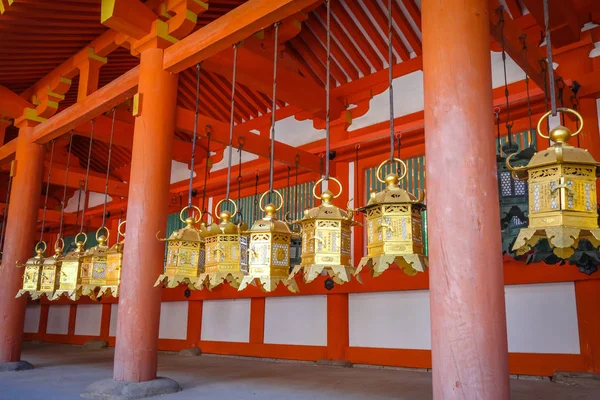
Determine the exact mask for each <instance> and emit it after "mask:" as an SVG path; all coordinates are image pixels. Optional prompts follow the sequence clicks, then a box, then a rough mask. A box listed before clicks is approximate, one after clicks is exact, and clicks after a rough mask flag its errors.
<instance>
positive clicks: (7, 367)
mask: <svg viewBox="0 0 600 400" xmlns="http://www.w3.org/2000/svg"><path fill="white" fill-rule="evenodd" d="M30 369H33V365H31V364H30V363H28V362H27V361H15V362H5V363H0V372H9V371H28V370H30Z"/></svg>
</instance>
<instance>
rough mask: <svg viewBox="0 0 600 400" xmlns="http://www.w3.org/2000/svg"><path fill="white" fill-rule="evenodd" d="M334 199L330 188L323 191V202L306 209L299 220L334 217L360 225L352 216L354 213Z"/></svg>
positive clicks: (334, 218)
mask: <svg viewBox="0 0 600 400" xmlns="http://www.w3.org/2000/svg"><path fill="white" fill-rule="evenodd" d="M333 199H334V196H333V193H332V192H331V191H329V190H325V191H324V192H323V193H321V201H322V202H321V204H320V205H319V206H317V207H314V208H311V209H309V210H305V211H304V217H302V219H301V220H300V221H299V222H303V221H308V220H312V219H333V220H348V221H351V222H352V224H353V225H358V224H357V223H355V222H354V221H353V220H352V218H353V217H354V213H353V212H352V211H348V210H343V209H341V208H339V207H337V206H335V205H334V204H333V203H332V200H333Z"/></svg>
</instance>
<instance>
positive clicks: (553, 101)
mask: <svg viewBox="0 0 600 400" xmlns="http://www.w3.org/2000/svg"><path fill="white" fill-rule="evenodd" d="M544 23H545V24H546V50H547V58H548V81H549V83H550V104H551V106H552V116H553V117H555V116H556V112H557V111H556V96H555V94H554V92H555V91H554V62H553V61H552V41H551V38H550V12H549V11H548V0H544Z"/></svg>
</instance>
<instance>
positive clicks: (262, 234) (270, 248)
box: [239, 190, 298, 292]
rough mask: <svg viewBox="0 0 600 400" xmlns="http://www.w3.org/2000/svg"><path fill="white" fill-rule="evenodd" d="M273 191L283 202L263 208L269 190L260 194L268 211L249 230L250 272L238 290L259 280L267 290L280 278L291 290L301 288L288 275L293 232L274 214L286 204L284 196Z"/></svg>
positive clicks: (272, 288)
mask: <svg viewBox="0 0 600 400" xmlns="http://www.w3.org/2000/svg"><path fill="white" fill-rule="evenodd" d="M273 192H274V193H276V194H277V195H278V196H279V198H280V200H281V205H280V206H279V207H277V206H276V205H275V204H267V205H266V206H265V207H264V208H263V206H262V200H263V199H264V197H265V195H266V194H267V193H268V192H267V193H264V194H263V195H262V197H261V198H260V201H259V206H260V209H261V210H262V211H264V212H265V213H266V215H265V216H264V217H263V218H262V219H259V220H258V221H256V222H255V223H254V224H253V225H252V228H251V229H250V231H248V232H247V233H248V234H249V236H250V245H249V247H250V248H249V249H248V254H249V260H248V264H249V272H248V275H247V276H245V277H244V278H243V279H242V283H241V285H240V287H239V290H242V289H245V288H246V287H247V286H248V285H249V284H254V282H255V280H257V281H258V282H260V287H261V289H262V290H263V291H265V292H272V291H274V290H275V289H276V288H277V285H278V284H279V283H280V282H282V283H283V284H284V285H286V286H287V287H288V289H290V291H292V292H297V291H298V285H297V284H296V282H295V281H294V280H288V279H287V278H288V276H289V273H290V251H291V249H290V244H291V239H292V232H291V231H290V228H289V226H288V224H287V223H286V222H284V221H280V220H278V219H277V218H276V217H275V213H276V212H277V211H279V210H280V209H281V207H282V206H283V196H282V195H281V193H279V192H278V191H276V190H274V191H273Z"/></svg>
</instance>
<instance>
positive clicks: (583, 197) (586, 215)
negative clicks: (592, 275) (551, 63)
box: [506, 108, 600, 260]
mask: <svg viewBox="0 0 600 400" xmlns="http://www.w3.org/2000/svg"><path fill="white" fill-rule="evenodd" d="M559 111H561V112H569V113H573V114H575V115H576V116H577V117H578V118H579V120H580V123H581V125H580V128H579V130H578V131H577V132H575V133H572V132H571V131H570V130H569V129H568V128H566V127H564V126H560V125H559V126H557V127H555V128H554V129H552V130H551V131H550V135H549V137H548V136H544V135H543V134H542V133H541V124H542V122H543V121H544V119H545V118H547V117H548V116H549V115H550V112H548V113H546V114H545V115H544V116H543V117H542V118H541V119H540V121H539V123H538V133H539V134H540V136H542V137H544V138H549V139H550V140H552V142H554V144H553V145H552V146H550V147H549V148H548V149H547V150H544V151H540V152H537V153H536V154H535V155H534V156H533V157H532V158H531V161H530V162H529V163H528V164H527V166H525V167H516V168H515V167H513V166H511V164H510V161H511V158H512V157H511V156H509V157H508V158H507V160H506V165H507V167H508V168H509V169H510V170H511V171H512V173H513V174H514V176H515V177H516V178H518V179H521V180H527V181H528V183H529V226H528V227H527V228H523V229H521V230H520V232H519V235H518V237H517V239H516V241H515V244H514V246H513V250H515V251H516V252H517V254H524V253H527V252H529V251H530V250H532V249H534V248H535V247H536V246H538V242H540V241H541V240H542V239H546V240H547V242H548V245H549V246H550V248H551V249H552V252H553V253H554V255H555V256H556V257H557V258H558V259H561V260H564V259H568V258H569V257H571V256H573V254H574V252H575V249H576V248H578V247H579V245H580V243H581V242H582V241H587V242H589V243H590V244H591V245H592V246H593V247H594V248H596V249H597V248H598V246H599V245H600V229H598V212H597V208H596V203H597V199H596V178H597V176H598V175H599V173H600V171H599V168H598V166H599V164H598V163H597V162H596V160H594V158H593V157H592V155H591V154H590V153H589V152H588V151H587V150H584V149H580V148H577V147H573V146H570V145H569V144H567V141H568V140H569V138H571V137H572V136H575V135H577V134H579V133H580V132H581V130H582V128H583V119H582V117H581V115H580V114H579V113H577V112H576V111H574V110H571V109H566V108H559Z"/></svg>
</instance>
